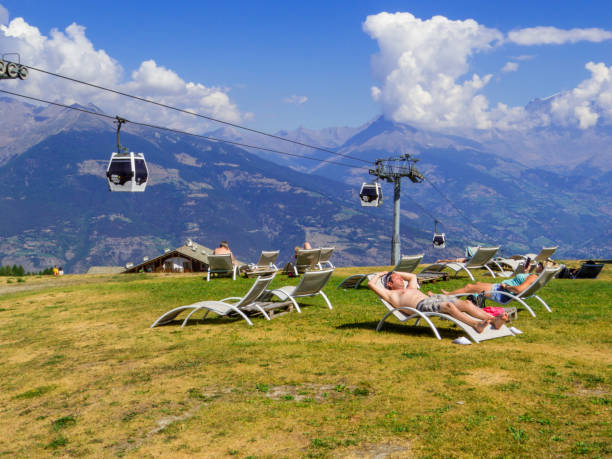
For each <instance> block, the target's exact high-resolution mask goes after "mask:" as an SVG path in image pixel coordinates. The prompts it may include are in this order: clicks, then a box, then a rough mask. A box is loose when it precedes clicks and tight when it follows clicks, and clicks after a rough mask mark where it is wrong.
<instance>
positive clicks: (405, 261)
mask: <svg viewBox="0 0 612 459" xmlns="http://www.w3.org/2000/svg"><path fill="white" fill-rule="evenodd" d="M422 259H423V254H422V253H421V254H419V255H407V256H403V257H401V258H400V261H399V262H398V263H397V264H396V265H395V266H394V267H393V269H392V270H391V271H400V272H404V273H411V272H413V271H414V270H415V269H416V268H417V266H419V263H420V262H421V260H422ZM372 274H375V273H368V274H353V275H352V276H349V277H347V278H346V279H344V280H343V281H342V282H340V283H339V284H338V287H336V288H343V289H348V288H359V286H360V285H361V284H362V283H363V282H364V281H365V280H366V279H368V276H371V275H372Z"/></svg>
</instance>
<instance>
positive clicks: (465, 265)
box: [423, 246, 499, 280]
mask: <svg viewBox="0 0 612 459" xmlns="http://www.w3.org/2000/svg"><path fill="white" fill-rule="evenodd" d="M498 250H499V246H498V247H478V248H477V250H476V252H475V253H474V256H472V258H470V259H469V260H468V261H466V262H460V261H450V262H444V263H434V264H433V265H430V266H428V267H427V268H425V269H423V272H427V271H429V272H440V271H442V270H443V269H445V268H449V269H452V270H453V271H454V272H455V276H457V274H458V273H459V272H460V271H465V272H466V273H467V274H468V276H470V279H472V280H474V276H473V275H472V273H471V272H470V269H480V268H484V269H486V270H488V271H489V273H490V274H491V276H493V277H495V273H494V272H493V270H492V269H491V268H490V267H489V266H487V264H488V263H489V262H490V261H491V260H492V259H493V257H494V256H495V254H496V253H497V251H498Z"/></svg>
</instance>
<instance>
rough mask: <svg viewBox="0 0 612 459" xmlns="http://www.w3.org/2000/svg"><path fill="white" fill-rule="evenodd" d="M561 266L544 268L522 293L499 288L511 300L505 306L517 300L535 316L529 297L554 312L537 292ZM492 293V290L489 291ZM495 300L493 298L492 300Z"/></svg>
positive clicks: (463, 294)
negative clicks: (527, 301)
mask: <svg viewBox="0 0 612 459" xmlns="http://www.w3.org/2000/svg"><path fill="white" fill-rule="evenodd" d="M560 269H561V268H560V267H557V268H544V270H543V271H542V272H541V273H540V275H539V276H538V277H537V279H536V280H534V281H533V282H532V283H531V285H529V287H527V288H526V289H525V290H523V291H522V292H521V293H518V294H516V295H514V294H512V293H510V292H505V291H503V290H498V293H501V294H502V295H504V296H506V297H508V298H510V299H511V300H510V301H509V302H506V303H503V304H502V305H503V306H507V305H508V304H509V303H510V302H512V301H517V302H518V303H520V304H521V305H522V306H523V307H524V308H525V309H527V311H529V313H530V314H531V315H532V316H533V317H535V316H536V315H535V312H533V309H531V307H530V306H529V305H528V304H527V303H526V302H525V300H526V299H528V298H531V297H533V298H535V299H537V300H538V301H539V302H540V303H542V305H543V306H544V308H546V310H547V311H548V312H552V310H551V309H550V307H549V306H548V304H546V302H545V301H544V300H543V299H542V298H540V297H539V296H538V295H536V292H538V290H540V289H541V288H542V287H544V286H545V285H546V284H548V283H549V282H550V281H551V280H552V279H553V278H554V277H555V275H556V274H557V273H558V272H559V270H560ZM487 293H490V292H487ZM467 295H471V294H470V293H461V294H457V295H455V296H467ZM489 299H490V298H489V297H487V300H489ZM491 301H493V300H491Z"/></svg>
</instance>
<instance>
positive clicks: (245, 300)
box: [151, 273, 276, 328]
mask: <svg viewBox="0 0 612 459" xmlns="http://www.w3.org/2000/svg"><path fill="white" fill-rule="evenodd" d="M275 275H276V273H273V274H271V275H269V276H259V277H258V278H257V279H256V280H255V282H254V283H253V285H252V286H251V288H250V290H249V291H248V292H247V293H246V294H245V295H244V296H243V297H229V298H223V299H222V300H219V301H200V302H198V303H193V304H188V305H186V306H179V307H177V308H174V309H171V310H170V311H168V312H166V313H164V314H162V315H161V316H160V317H159V319H157V320H156V321H155V322H153V325H151V328H153V327H156V326H158V325H165V324H167V323H169V322H172V321H173V320H174V319H175V318H176V317H177V316H178V315H179V314H180V313H182V312H183V311H189V310H191V312H190V313H189V314H187V317H185V320H184V321H183V324H182V325H181V328H182V327H184V326H185V324H187V321H188V320H189V319H190V318H191V316H193V315H194V314H195V313H196V312H198V311H201V310H204V311H206V312H205V314H204V317H206V316H207V315H208V313H209V312H211V311H212V312H214V313H216V314H218V315H220V316H227V315H229V314H232V313H234V314H237V315H239V316H240V317H242V318H243V319H244V320H246V321H247V323H248V324H249V325H253V323H252V322H251V320H250V319H249V318H248V317H247V315H246V314H245V308H255V309H256V310H257V311H258V312H260V313H261V314H262V315H263V316H264V317H265V318H266V319H267V320H270V316H269V315H268V314H267V313H266V311H265V310H264V308H263V307H262V306H261V304H259V302H260V301H262V300H261V297H262V294H264V293H265V290H266V288H267V287H268V285H270V282H272V279H274V276H275ZM230 300H232V301H231V302H230Z"/></svg>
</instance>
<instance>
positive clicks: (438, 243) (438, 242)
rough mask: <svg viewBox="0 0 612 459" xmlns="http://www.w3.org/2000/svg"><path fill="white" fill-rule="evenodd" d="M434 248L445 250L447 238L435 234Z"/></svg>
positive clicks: (440, 234)
mask: <svg viewBox="0 0 612 459" xmlns="http://www.w3.org/2000/svg"><path fill="white" fill-rule="evenodd" d="M433 246H434V248H435V249H443V248H444V247H446V237H445V235H444V233H434V236H433Z"/></svg>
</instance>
